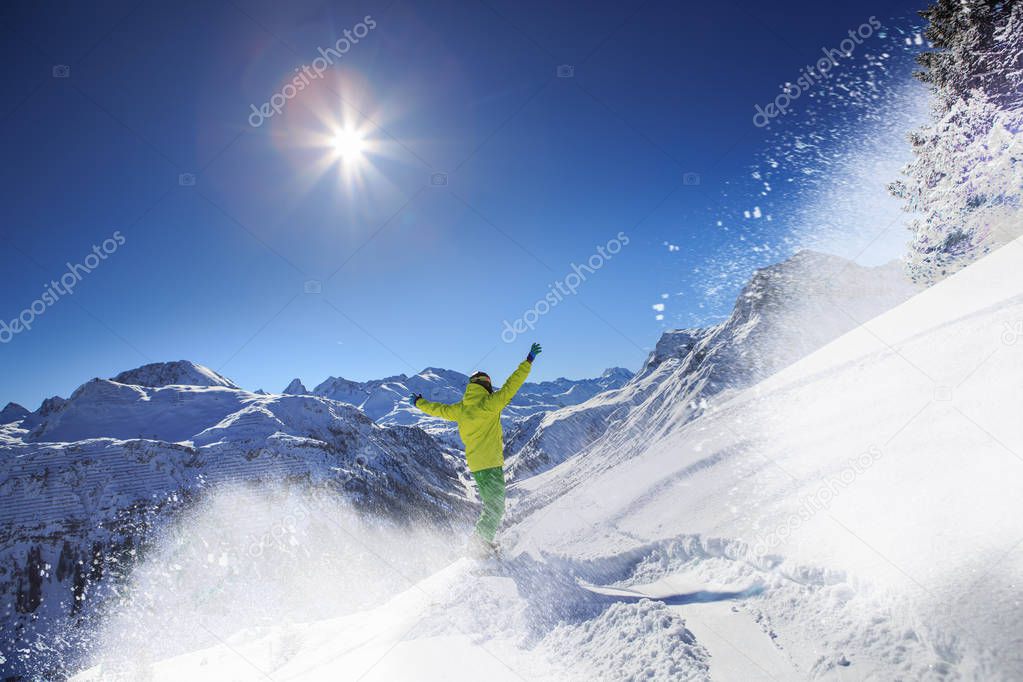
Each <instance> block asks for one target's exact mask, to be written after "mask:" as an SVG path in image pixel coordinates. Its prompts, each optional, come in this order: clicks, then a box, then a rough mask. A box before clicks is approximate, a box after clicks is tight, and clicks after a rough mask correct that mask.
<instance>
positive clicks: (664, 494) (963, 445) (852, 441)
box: [514, 240, 1023, 680]
mask: <svg viewBox="0 0 1023 682" xmlns="http://www.w3.org/2000/svg"><path fill="white" fill-rule="evenodd" d="M1021 263H1023V242H1021V241H1020V240H1017V241H1015V242H1013V243H1012V244H1010V245H1009V246H1007V247H1006V248H1004V249H1002V250H1001V251H999V252H996V253H994V254H992V255H990V256H988V257H987V258H985V259H983V260H981V261H979V262H978V263H976V264H974V265H972V266H970V267H969V268H967V269H965V270H964V271H962V272H960V273H958V274H956V275H955V276H953V277H951V278H949V279H948V280H946V281H945V282H942V283H941V284H939V285H937V286H935V287H933V288H931V289H928V290H927V291H924V292H923V293H921V294H919V295H918V296H916V297H914V298H913V299H911V300H909V301H908V302H906V303H904V304H903V305H901V306H899V307H897V308H895V309H894V310H892V311H890V312H888V313H885V314H883V315H881V316H879V317H877V318H875V319H871V320H864V321H863V324H861V325H860V326H859V327H857V328H856V329H854V330H852V331H850V332H849V333H847V334H845V335H843V336H842V337H840V338H839V339H837V340H835V341H834V342H832V343H831V344H828V345H827V346H825V347H824V348H822V349H821V350H819V351H817V352H815V353H813V354H811V355H810V356H808V357H806V358H805V359H803V360H801V361H799V362H797V363H795V364H793V365H792V366H790V367H788V368H787V369H784V370H782V371H780V372H778V373H777V374H775V375H774V376H772V377H770V378H768V379H767V380H765V381H763V382H762V383H760V384H758V385H757V386H755V387H754V388H752V389H750V390H747V391H745V392H742V393H739V394H738V395H736V396H734V397H733V398H732V399H731V400H730V401H728V402H727V403H725V404H722V405H719V406H716V407H715V408H714V409H712V410H710V411H708V413H706V414H705V415H704V416H703V417H702V418H701V419H699V420H697V421H695V422H692V423H691V424H689V425H688V426H687V427H685V428H683V429H681V430H679V431H676V432H674V433H670V434H668V435H667V436H666V437H664V438H661V439H660V440H656V441H655V442H652V443H649V444H647V443H643V444H637V447H638V448H640V450H641V452H640V454H639V455H638V456H637V457H635V458H634V459H632V460H631V461H629V462H627V463H624V464H621V465H619V466H617V467H615V468H613V469H611V470H609V471H606V472H604V473H603V474H601V475H598V476H595V477H593V478H592V479H590V480H587V481H586V482H585V483H583V484H581V485H578V486H577V487H575V488H574V489H572V490H571V491H569V492H567V493H564V492H563V491H564V488H565V485H564V480H563V479H567V478H570V477H571V470H572V468H573V467H580V466H584V465H585V462H584V461H583V460H571V461H569V462H566V463H565V464H564V465H562V466H561V467H559V468H557V469H554V470H552V471H550V472H548V473H547V474H546V475H544V476H541V477H538V478H537V479H535V480H533V481H530V482H529V483H530V484H531V485H532V487H533V490H534V491H535V492H534V497H535V499H537V500H547V499H551V498H554V501H553V502H551V503H550V504H548V505H546V506H543V505H542V503H538V504H537V505H536V507H535V508H534V509H531V510H529V512H531V513H525V518H524V519H523V520H522V521H521V523H520V524H519V526H518V527H517V528H516V529H515V530H514V536H515V537H516V540H517V544H516V549H517V550H519V551H522V550H526V549H530V548H534V549H537V550H540V549H547V551H550V549H551V548H557V550H556V551H557V552H558V553H559V554H564V555H568V556H590V555H592V554H594V553H595V552H598V553H599V552H606V553H620V552H625V551H630V550H633V549H634V548H635V547H636V546H637V545H642V544H644V543H650V542H665V541H668V540H669V539H671V538H675V537H677V536H679V534H681V533H684V534H686V535H687V536H691V537H692V538H695V540H694V541H696V542H698V543H700V546H702V547H713V546H726V547H728V550H727V552H726V554H727V555H729V556H730V557H734V558H735V559H736V560H737V561H741V562H745V563H747V564H748V565H749V566H752V567H755V569H756V570H757V571H758V572H759V573H762V574H763V579H764V580H770V581H774V583H775V585H776V586H775V587H773V588H769V589H767V590H766V592H765V593H764V595H763V596H761V597H759V598H758V600H757V601H758V602H759V603H758V605H757V606H756V609H757V611H758V613H759V615H760V616H761V617H762V618H763V619H766V620H765V622H769V623H771V627H772V628H773V631H774V632H775V637H776V641H777V642H778V643H779V644H780V645H781V646H783V647H784V648H785V649H786V650H787V651H789V652H790V654H791V658H792V660H793V661H794V662H796V663H798V664H799V669H800V670H802V671H803V672H804V673H805V674H806V675H808V676H815V675H822V676H823V675H826V674H828V673H830V672H831V671H833V670H836V669H838V668H836V666H838V667H849V670H850V673H853V674H854V678H855V679H866V678H868V677H870V676H871V675H874V676H875V678H876V679H894V678H897V677H903V678H907V679H925V678H927V679H930V678H935V679H940V678H949V679H952V678H956V677H962V678H965V679H985V680H1011V679H1020V677H1021V676H1023V656H1021V654H1020V651H1021V650H1023V649H1021V646H1020V645H1021V643H1023V615H1021V614H1023V611H1021V610H1020V608H1019V603H1018V594H1019V593H1018V585H1019V580H1020V578H1021V577H1023V515H1021V514H1020V506H1019V501H1018V500H1019V490H1020V489H1021V485H1023V459H1021V453H1023V432H1021V431H1020V429H1019V428H1018V415H1019V414H1020V412H1021V410H1023V394H1021V393H1020V391H1019V389H1018V385H1019V377H1020V376H1023V344H1020V343H1019V341H1020V340H1021V338H1023V334H1021V332H1023V268H1021ZM595 548H599V549H595ZM795 595H798V596H797V597H796V598H797V599H798V601H796V602H790V601H788V600H789V599H791V598H793V596H795ZM869 603H876V606H874V607H868V606H867V604H869ZM694 632H695V634H696V636H697V639H698V640H699V639H700V636H701V633H700V632H699V631H698V630H697V629H694ZM733 644H739V645H741V642H733ZM839 662H842V663H839ZM872 679H873V678H872Z"/></svg>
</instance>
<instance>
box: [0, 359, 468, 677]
mask: <svg viewBox="0 0 1023 682" xmlns="http://www.w3.org/2000/svg"><path fill="white" fill-rule="evenodd" d="M3 415H4V421H5V422H7V423H5V424H4V425H3V426H0V455H2V459H0V467H2V468H0V494H2V497H3V500H4V504H3V507H2V510H0V598H2V600H3V601H2V608H3V613H4V620H3V630H2V631H0V650H2V651H4V652H5V658H7V659H8V660H7V661H6V664H5V665H4V670H5V671H6V672H7V673H8V674H17V673H19V672H22V673H23V672H24V671H25V668H24V667H23V666H24V665H27V664H28V662H29V661H30V660H32V658H33V653H35V655H36V657H37V658H36V660H34V664H35V665H36V666H37V667H36V668H35V670H36V671H39V670H41V669H46V670H49V671H50V672H49V674H57V672H56V671H59V670H60V669H61V667H62V665H63V664H64V663H65V662H66V661H64V660H62V659H61V656H62V655H63V654H65V653H66V649H65V647H62V646H55V645H51V644H47V645H46V646H47V647H48V649H47V651H49V652H50V654H49V655H51V656H52V660H50V661H48V664H49V665H50V666H52V667H48V668H45V667H44V668H40V667H38V666H39V660H38V652H36V651H35V649H34V648H33V647H35V646H36V644H39V643H48V642H52V641H54V639H55V637H57V633H58V632H60V633H61V636H60V638H59V641H62V642H64V643H65V644H66V645H70V644H71V643H77V642H79V639H80V637H81V636H82V631H83V630H84V629H85V628H84V627H78V628H77V630H76V629H75V628H72V627H70V626H73V625H74V626H82V625H83V624H84V623H85V622H86V621H87V619H88V618H90V617H91V616H93V615H94V614H95V608H94V607H96V606H98V605H99V603H100V602H101V601H102V598H103V597H104V596H105V595H107V594H108V592H109V590H112V589H116V576H118V575H123V574H124V573H125V572H126V571H127V570H129V568H130V566H131V565H133V562H134V557H135V556H136V553H137V552H141V551H142V549H143V548H145V547H147V546H148V545H149V544H150V543H151V542H152V540H153V538H154V537H155V536H156V535H158V532H159V530H160V528H161V527H163V526H165V525H166V524H167V523H168V522H169V521H170V520H171V519H173V518H175V517H177V516H179V515H180V514H181V513H184V512H185V511H187V510H188V509H190V508H193V507H194V506H195V505H197V504H200V503H201V501H202V500H203V499H204V496H206V495H207V494H211V493H212V492H213V491H215V490H217V489H218V487H220V486H222V485H226V484H231V485H237V484H239V483H243V484H251V485H256V484H260V483H262V482H270V483H273V484H276V485H280V484H282V483H284V482H297V483H301V484H302V485H306V486H313V487H316V488H323V489H325V490H328V491H331V492H332V493H334V494H336V495H337V496H339V497H341V498H343V499H344V500H346V501H347V502H348V503H350V504H351V505H352V506H353V507H354V508H355V509H357V510H363V511H368V512H371V513H372V514H374V515H376V516H378V517H386V518H389V519H393V520H394V522H396V523H405V524H407V523H412V522H415V521H416V520H417V519H422V518H424V517H428V518H430V519H431V520H432V521H433V522H436V523H441V524H450V523H459V522H464V521H465V520H466V518H467V515H468V514H469V512H470V505H469V501H468V498H467V492H466V487H465V481H464V478H465V476H466V474H465V467H464V463H463V462H462V459H461V456H460V454H459V453H457V452H455V451H452V450H451V449H450V448H447V447H444V446H441V445H440V444H438V443H437V442H436V441H435V440H434V439H433V438H431V437H430V436H429V435H427V434H426V433H424V432H423V431H422V430H420V429H418V428H411V427H404V426H390V427H382V426H380V425H378V424H375V423H374V422H373V421H372V420H371V419H370V418H369V417H367V416H366V415H365V414H364V413H363V412H362V411H360V410H359V409H357V408H355V407H353V406H351V405H347V404H343V403H339V402H337V401H334V400H330V399H327V398H323V397H320V396H311V395H304V396H293V395H259V394H256V393H250V392H248V391H244V390H242V389H240V388H238V387H237V386H236V385H235V384H234V383H232V382H231V381H229V380H228V379H226V378H224V377H221V376H219V375H218V374H216V373H215V372H213V371H212V370H209V369H208V368H205V367H202V366H200V365H196V364H193V363H189V362H174V363H166V364H153V365H146V366H145V367H140V368H138V369H135V370H130V371H127V372H123V373H121V374H119V375H117V376H116V377H115V378H114V379H93V380H91V381H88V382H86V383H85V384H83V385H82V386H81V387H79V388H78V389H77V390H76V391H75V392H74V393H73V394H72V395H71V396H70V398H68V399H67V400H63V399H60V398H52V399H49V400H47V401H45V402H44V403H43V405H42V406H41V407H40V409H39V410H37V411H35V412H32V413H27V411H26V410H24V408H19V407H18V406H14V405H8V407H7V408H5V410H4V411H3ZM111 576H113V577H115V580H114V582H111V580H110V578H111ZM6 652H12V653H11V655H9V656H8V655H7V654H6ZM13 652H17V653H13ZM44 658H45V657H44Z"/></svg>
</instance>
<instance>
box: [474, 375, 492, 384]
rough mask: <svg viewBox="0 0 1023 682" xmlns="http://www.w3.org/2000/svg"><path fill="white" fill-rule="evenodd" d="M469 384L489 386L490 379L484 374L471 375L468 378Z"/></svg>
mask: <svg viewBox="0 0 1023 682" xmlns="http://www.w3.org/2000/svg"><path fill="white" fill-rule="evenodd" d="M469 383H470V384H489V383H491V382H490V377H489V376H487V375H486V374H473V375H472V376H471V377H470V378H469Z"/></svg>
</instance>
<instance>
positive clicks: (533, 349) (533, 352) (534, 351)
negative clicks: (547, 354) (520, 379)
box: [526, 343, 543, 362]
mask: <svg viewBox="0 0 1023 682" xmlns="http://www.w3.org/2000/svg"><path fill="white" fill-rule="evenodd" d="M542 352H543V348H540V344H538V343H534V344H533V345H532V346H530V347H529V355H527V356H526V360H528V361H529V362H532V361H533V360H535V359H536V356H537V355H539V354H540V353H542Z"/></svg>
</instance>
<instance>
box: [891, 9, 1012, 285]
mask: <svg viewBox="0 0 1023 682" xmlns="http://www.w3.org/2000/svg"><path fill="white" fill-rule="evenodd" d="M921 14H922V15H923V16H924V17H925V18H926V19H928V21H929V22H930V25H929V27H928V28H927V31H926V34H925V35H926V37H927V39H928V40H929V41H930V43H931V45H932V46H933V48H934V49H932V50H930V51H928V52H926V53H924V54H923V55H921V56H920V58H919V61H920V64H921V66H923V67H924V70H923V71H921V72H920V73H918V74H917V77H918V78H920V79H921V80H922V81H924V82H926V83H928V84H930V86H931V88H932V90H933V92H934V95H935V104H934V109H933V114H932V121H931V123H930V124H928V125H927V126H925V127H924V128H922V129H920V130H918V131H915V132H914V133H913V134H912V135H911V136H910V143H911V144H912V146H913V152H914V155H915V158H914V160H913V161H912V162H910V163H909V164H908V165H907V166H906V167H905V168H904V169H903V174H904V176H905V177H904V179H902V180H899V181H897V182H894V183H892V185H891V190H892V192H893V193H894V194H895V195H896V196H898V197H900V198H902V199H904V200H905V201H906V209H907V210H909V211H911V212H912V213H913V214H914V218H913V221H912V223H911V225H910V229H911V231H912V232H913V239H912V241H911V244H910V253H909V258H908V266H909V271H910V274H911V275H912V276H913V278H914V279H917V280H923V281H933V280H936V279H940V278H943V277H945V276H947V275H949V274H951V273H952V272H955V271H956V270H958V269H959V268H962V267H964V266H966V265H968V264H969V263H970V262H971V261H973V260H974V259H976V258H978V257H979V256H981V255H983V254H984V253H987V252H988V251H990V250H991V249H994V248H997V247H998V246H1001V245H1002V244H1004V243H1006V242H1007V241H1010V240H1011V239H1013V238H1015V237H1017V236H1020V235H1021V234H1023V2H1020V1H1016V0H1007V1H1003V2H995V1H993V0H938V1H937V2H936V3H935V4H934V5H933V6H931V7H930V8H929V9H927V10H925V11H924V12H922V13H921Z"/></svg>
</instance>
